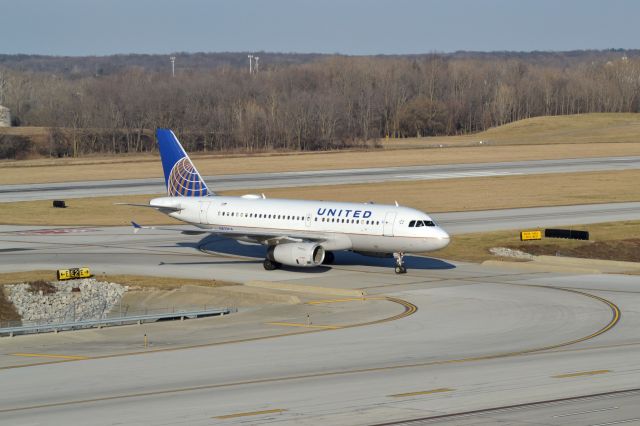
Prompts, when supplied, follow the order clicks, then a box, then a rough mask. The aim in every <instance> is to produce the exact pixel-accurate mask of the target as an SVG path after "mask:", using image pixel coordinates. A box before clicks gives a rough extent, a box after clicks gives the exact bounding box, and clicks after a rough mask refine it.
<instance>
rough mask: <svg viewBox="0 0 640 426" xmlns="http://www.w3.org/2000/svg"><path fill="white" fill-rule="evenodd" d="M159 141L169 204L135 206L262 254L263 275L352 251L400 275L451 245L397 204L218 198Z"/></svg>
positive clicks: (163, 135) (170, 137)
mask: <svg viewBox="0 0 640 426" xmlns="http://www.w3.org/2000/svg"><path fill="white" fill-rule="evenodd" d="M156 138H157V142H158V147H159V151H160V157H161V159H162V167H163V170H164V178H165V183H166V188H167V196H166V197H160V198H154V199H152V200H151V201H149V204H148V205H146V204H143V205H139V206H144V207H151V208H154V209H157V210H158V211H160V212H162V213H165V214H167V215H169V216H171V217H173V218H175V219H178V220H180V221H183V222H186V223H189V224H191V225H194V226H196V227H198V228H200V230H201V231H202V232H209V233H211V234H215V235H220V236H224V237H228V238H233V239H235V240H238V241H240V242H243V243H254V244H262V245H264V246H266V247H267V251H266V256H265V259H264V262H263V265H264V269H266V270H269V271H270V270H274V269H277V268H279V267H280V266H282V265H287V266H293V267H303V268H308V267H316V266H319V265H322V264H331V263H332V262H333V260H334V254H333V253H334V252H336V251H340V250H349V251H353V252H356V253H360V254H363V255H368V256H375V257H392V256H393V257H394V258H395V272H396V273H398V274H403V273H406V271H407V269H406V267H405V265H404V255H405V254H406V253H421V252H428V251H434V250H439V249H442V248H444V247H446V246H447V245H448V244H449V240H450V237H449V234H447V233H446V232H445V231H444V230H443V229H442V228H441V227H440V226H438V225H437V224H436V223H435V222H434V221H433V219H431V217H429V215H428V214H426V213H424V212H421V211H419V210H416V209H413V208H410V207H404V206H399V205H397V204H396V205H385V204H373V203H345V202H332V201H308V200H287V199H268V198H266V197H264V195H254V194H247V195H243V196H241V197H227V196H221V195H217V194H216V193H214V192H213V191H211V190H210V189H209V187H208V186H207V184H206V183H205V181H204V180H203V179H202V176H201V175H200V173H198V170H197V169H196V167H195V166H194V164H193V163H192V162H191V160H190V159H189V156H188V155H187V153H186V152H185V150H184V149H183V147H182V145H181V144H180V142H179V141H178V139H177V138H176V136H175V134H174V133H173V132H172V131H171V130H169V129H158V130H157V131H156ZM133 225H134V227H135V228H137V229H140V228H145V227H143V226H140V225H138V224H136V223H133Z"/></svg>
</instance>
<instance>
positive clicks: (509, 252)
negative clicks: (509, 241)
mask: <svg viewBox="0 0 640 426" xmlns="http://www.w3.org/2000/svg"><path fill="white" fill-rule="evenodd" d="M489 252H490V253H491V254H493V255H495V256H501V257H513V258H515V259H526V260H533V259H534V257H535V256H534V255H532V254H529V253H525V252H523V251H520V250H514V249H510V248H506V247H492V248H490V249H489Z"/></svg>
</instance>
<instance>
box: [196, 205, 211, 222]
mask: <svg viewBox="0 0 640 426" xmlns="http://www.w3.org/2000/svg"><path fill="white" fill-rule="evenodd" d="M198 204H199V205H200V223H207V210H209V206H210V205H211V202H210V201H200V202H199V203H198Z"/></svg>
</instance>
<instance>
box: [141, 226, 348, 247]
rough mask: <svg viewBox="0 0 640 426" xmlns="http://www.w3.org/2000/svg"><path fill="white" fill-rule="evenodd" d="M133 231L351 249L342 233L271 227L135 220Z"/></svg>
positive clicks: (265, 243)
mask: <svg viewBox="0 0 640 426" xmlns="http://www.w3.org/2000/svg"><path fill="white" fill-rule="evenodd" d="M131 224H132V225H133V228H134V232H138V231H139V230H140V229H158V230H164V231H176V232H180V233H182V234H186V235H201V234H214V235H220V236H224V237H228V238H232V239H234V240H240V241H246V242H254V243H256V244H264V245H277V244H286V243H301V242H316V243H320V244H322V245H323V246H324V247H325V248H326V249H327V250H349V249H351V246H352V244H351V240H350V239H349V238H348V237H347V236H346V235H342V234H330V233H327V234H318V233H315V232H314V233H310V232H309V233H308V232H304V231H294V232H289V231H283V232H277V230H273V229H265V230H261V229H255V228H251V229H244V228H235V227H229V226H216V227H214V228H211V229H202V230H193V231H191V230H181V229H175V228H169V227H158V226H142V225H139V224H137V223H135V222H131Z"/></svg>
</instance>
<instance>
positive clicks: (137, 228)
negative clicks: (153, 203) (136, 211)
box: [131, 221, 142, 234]
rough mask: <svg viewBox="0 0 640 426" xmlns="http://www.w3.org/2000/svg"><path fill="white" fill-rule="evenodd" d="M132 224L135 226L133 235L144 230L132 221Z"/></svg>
mask: <svg viewBox="0 0 640 426" xmlns="http://www.w3.org/2000/svg"><path fill="white" fill-rule="evenodd" d="M131 224H132V225H133V233H134V234H137V233H138V231H139V230H141V229H142V226H140V225H138V224H137V223H135V222H134V221H131Z"/></svg>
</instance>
